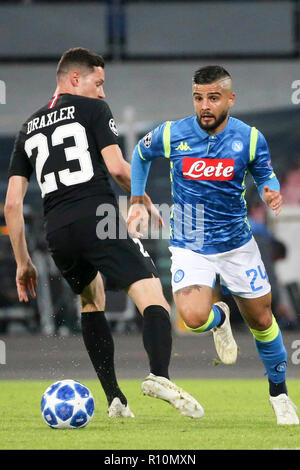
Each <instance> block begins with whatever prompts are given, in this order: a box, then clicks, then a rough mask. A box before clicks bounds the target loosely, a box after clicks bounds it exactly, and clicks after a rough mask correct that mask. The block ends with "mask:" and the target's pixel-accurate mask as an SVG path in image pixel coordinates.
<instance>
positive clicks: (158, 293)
mask: <svg viewBox="0 0 300 470" xmlns="http://www.w3.org/2000/svg"><path fill="white" fill-rule="evenodd" d="M126 291H127V293H128V295H129V296H130V297H131V299H132V300H133V302H134V303H135V305H136V306H137V308H138V310H139V312H140V313H141V314H142V315H143V313H144V310H145V308H147V307H149V306H150V305H161V306H162V307H164V308H165V309H166V310H167V311H168V312H169V313H170V306H169V304H168V302H167V300H166V298H165V296H164V293H163V289H162V285H161V282H160V280H159V278H157V277H152V278H148V279H140V280H139V281H136V282H134V283H133V284H131V285H130V286H129V287H128V288H127V289H126Z"/></svg>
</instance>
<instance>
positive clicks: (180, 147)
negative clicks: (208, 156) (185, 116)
mask: <svg viewBox="0 0 300 470" xmlns="http://www.w3.org/2000/svg"><path fill="white" fill-rule="evenodd" d="M175 150H181V151H182V152H186V151H187V150H192V149H191V147H190V146H189V145H188V143H187V142H180V144H179V145H178V147H176V149H175Z"/></svg>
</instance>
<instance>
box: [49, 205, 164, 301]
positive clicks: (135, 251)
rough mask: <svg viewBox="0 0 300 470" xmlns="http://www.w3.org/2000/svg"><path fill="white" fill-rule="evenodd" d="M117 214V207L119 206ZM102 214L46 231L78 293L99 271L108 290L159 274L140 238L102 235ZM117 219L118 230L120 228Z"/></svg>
mask: <svg viewBox="0 0 300 470" xmlns="http://www.w3.org/2000/svg"><path fill="white" fill-rule="evenodd" d="M117 214H118V210H117ZM101 220H103V217H102V218H101V217H96V216H93V217H86V218H82V219H79V220H78V221H76V222H73V223H72V224H69V225H66V226H64V227H62V228H60V229H57V230H55V231H54V232H50V233H48V234H47V241H48V247H49V251H50V253H51V255H52V258H53V260H54V262H55V264H56V266H57V267H58V269H59V271H60V272H61V274H62V276H63V277H64V278H65V279H66V281H67V282H68V283H69V285H70V287H71V289H72V290H73V292H75V294H80V293H81V292H82V291H83V289H84V287H85V286H87V285H88V284H90V283H91V281H92V280H93V279H94V278H95V276H96V274H97V273H98V272H100V273H101V274H102V275H103V276H104V280H105V288H106V289H107V290H119V289H124V288H126V287H129V286H130V285H131V284H133V283H134V282H136V281H139V280H140V279H147V278H151V277H158V274H157V270H156V267H155V265H154V262H153V261H152V259H151V258H150V256H149V254H148V253H147V252H145V250H144V248H143V245H142V243H141V242H140V240H137V239H132V238H130V237H129V235H128V234H127V237H126V238H124V231H125V232H126V233H127V231H126V225H125V221H124V219H122V224H124V227H125V229H124V227H123V238H120V237H119V238H105V239H100V238H99V237H98V235H97V232H96V227H97V224H98V223H99V222H101ZM118 228H119V226H118V222H117V233H119V231H118Z"/></svg>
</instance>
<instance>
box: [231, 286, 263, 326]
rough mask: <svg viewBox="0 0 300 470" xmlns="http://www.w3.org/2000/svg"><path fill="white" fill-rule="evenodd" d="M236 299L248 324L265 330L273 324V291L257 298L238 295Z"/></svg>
mask: <svg viewBox="0 0 300 470" xmlns="http://www.w3.org/2000/svg"><path fill="white" fill-rule="evenodd" d="M233 297H234V300H235V302H236V304H237V306H238V308H239V310H240V312H241V314H242V316H243V318H244V320H245V322H246V323H247V324H248V326H249V327H250V328H252V329H254V330H259V331H264V330H266V329H268V328H269V327H270V326H271V324H272V309H271V293H270V292H269V293H268V294H266V295H263V296H261V297H255V298H252V299H251V298H243V297H238V296H236V295H234V296H233Z"/></svg>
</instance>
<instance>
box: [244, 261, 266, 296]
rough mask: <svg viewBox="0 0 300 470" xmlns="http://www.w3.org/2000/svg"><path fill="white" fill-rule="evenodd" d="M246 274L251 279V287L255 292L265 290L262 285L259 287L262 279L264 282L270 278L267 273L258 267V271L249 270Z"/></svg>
mask: <svg viewBox="0 0 300 470" xmlns="http://www.w3.org/2000/svg"><path fill="white" fill-rule="evenodd" d="M246 274H247V277H249V278H250V286H251V289H252V291H253V292H257V291H259V290H261V289H262V288H263V286H262V285H258V284H260V280H261V279H262V280H264V279H267V278H268V275H267V273H266V271H265V272H263V271H262V269H261V266H257V269H254V268H252V269H248V270H247V271H246Z"/></svg>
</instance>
